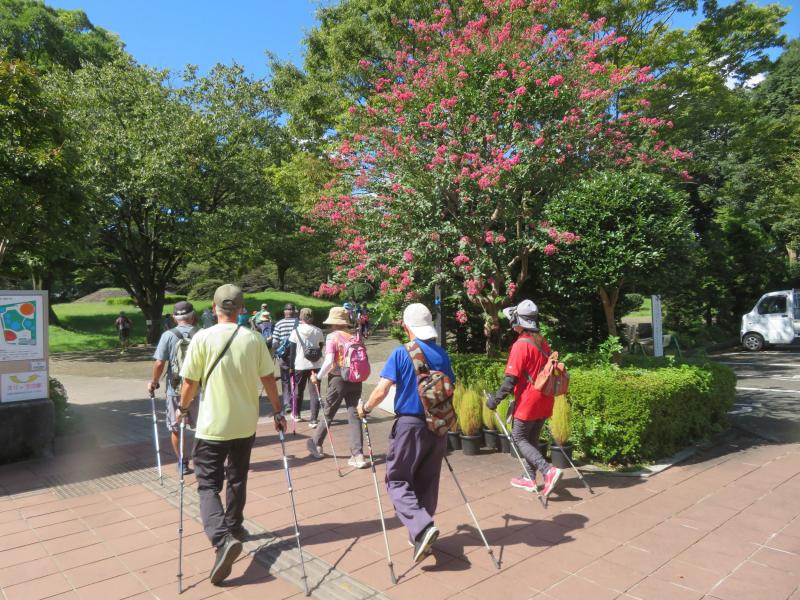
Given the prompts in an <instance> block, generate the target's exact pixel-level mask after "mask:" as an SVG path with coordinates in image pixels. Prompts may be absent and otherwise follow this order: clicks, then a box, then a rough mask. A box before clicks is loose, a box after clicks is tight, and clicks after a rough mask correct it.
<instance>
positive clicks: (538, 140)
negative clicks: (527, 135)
mask: <svg viewBox="0 0 800 600" xmlns="http://www.w3.org/2000/svg"><path fill="white" fill-rule="evenodd" d="M533 145H534V146H538V147H539V148H541V147H542V146H544V138H543V137H540V138H536V139H535V140H533Z"/></svg>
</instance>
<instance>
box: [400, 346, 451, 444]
mask: <svg viewBox="0 0 800 600" xmlns="http://www.w3.org/2000/svg"><path fill="white" fill-rule="evenodd" d="M404 348H405V349H406V352H408V356H409V358H411V363H412V364H413V365H414V372H415V373H416V375H417V392H418V393H419V399H420V400H421V401H422V407H423V408H424V409H425V423H426V424H427V426H428V429H429V430H430V431H432V432H433V433H435V434H436V435H438V436H442V435H445V434H446V433H447V432H448V431H449V430H450V429H451V428H452V426H453V424H454V423H455V422H456V412H455V410H453V382H452V381H450V377H448V376H447V375H446V374H445V373H443V372H442V371H436V370H433V371H431V369H430V367H429V366H428V361H427V360H425V354H423V352H422V349H421V348H420V347H419V344H417V342H416V341H413V340H412V341H410V342H409V343H407V344H405V345H404Z"/></svg>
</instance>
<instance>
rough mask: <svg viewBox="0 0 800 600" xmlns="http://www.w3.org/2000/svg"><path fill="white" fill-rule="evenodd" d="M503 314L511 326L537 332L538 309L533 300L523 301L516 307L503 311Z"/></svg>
mask: <svg viewBox="0 0 800 600" xmlns="http://www.w3.org/2000/svg"><path fill="white" fill-rule="evenodd" d="M503 314H504V315H505V316H506V318H507V319H508V321H509V323H511V326H512V327H513V326H514V325H519V326H520V327H523V328H524V329H532V330H533V331H539V308H538V307H537V306H536V304H534V302H533V300H523V301H522V302H520V303H519V304H517V305H516V306H509V307H508V308H504V309H503Z"/></svg>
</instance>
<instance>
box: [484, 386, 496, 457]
mask: <svg viewBox="0 0 800 600" xmlns="http://www.w3.org/2000/svg"><path fill="white" fill-rule="evenodd" d="M481 398H482V399H483V398H484V396H481ZM481 412H482V416H483V445H484V446H486V447H487V448H489V450H499V449H500V440H499V439H498V438H497V419H495V418H494V411H493V410H491V409H490V408H489V407H488V406H486V402H485V401H483V402H481Z"/></svg>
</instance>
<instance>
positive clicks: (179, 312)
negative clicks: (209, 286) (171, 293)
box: [172, 300, 194, 317]
mask: <svg viewBox="0 0 800 600" xmlns="http://www.w3.org/2000/svg"><path fill="white" fill-rule="evenodd" d="M193 312H194V306H192V303H191V302H188V301H186V300H181V301H180V302H176V303H175V307H174V308H173V309H172V314H173V315H175V316H176V317H185V316H186V315H190V314H192V313H193Z"/></svg>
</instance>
